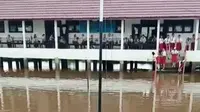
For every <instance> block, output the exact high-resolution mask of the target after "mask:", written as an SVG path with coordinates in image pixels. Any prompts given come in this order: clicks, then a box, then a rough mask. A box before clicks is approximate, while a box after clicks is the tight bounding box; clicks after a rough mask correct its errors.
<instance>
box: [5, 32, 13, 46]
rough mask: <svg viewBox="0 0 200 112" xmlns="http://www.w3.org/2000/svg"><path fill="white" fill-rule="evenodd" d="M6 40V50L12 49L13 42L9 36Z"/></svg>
mask: <svg viewBox="0 0 200 112" xmlns="http://www.w3.org/2000/svg"><path fill="white" fill-rule="evenodd" d="M6 39H7V46H8V48H11V47H12V42H13V40H12V37H11V36H10V35H8V36H7V38H6Z"/></svg>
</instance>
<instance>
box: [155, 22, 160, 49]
mask: <svg viewBox="0 0 200 112" xmlns="http://www.w3.org/2000/svg"><path fill="white" fill-rule="evenodd" d="M159 38H160V20H158V21H157V38H156V51H157V52H158V51H159Z"/></svg>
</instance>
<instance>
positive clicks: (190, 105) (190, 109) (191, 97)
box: [188, 92, 193, 112]
mask: <svg viewBox="0 0 200 112" xmlns="http://www.w3.org/2000/svg"><path fill="white" fill-rule="evenodd" d="M192 103H193V93H192V92H191V93H190V102H189V109H188V112H192Z"/></svg>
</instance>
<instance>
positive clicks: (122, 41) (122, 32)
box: [121, 20, 124, 50]
mask: <svg viewBox="0 0 200 112" xmlns="http://www.w3.org/2000/svg"><path fill="white" fill-rule="evenodd" d="M123 49H124V20H121V50H123Z"/></svg>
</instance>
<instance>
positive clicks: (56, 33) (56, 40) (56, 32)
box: [54, 20, 58, 49]
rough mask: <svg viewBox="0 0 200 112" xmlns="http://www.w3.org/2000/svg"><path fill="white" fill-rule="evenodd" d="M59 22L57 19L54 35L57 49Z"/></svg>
mask: <svg viewBox="0 0 200 112" xmlns="http://www.w3.org/2000/svg"><path fill="white" fill-rule="evenodd" d="M57 28H58V24H57V20H54V35H55V49H58V31H57Z"/></svg>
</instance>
